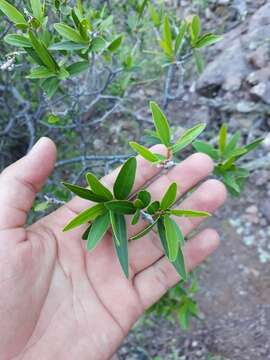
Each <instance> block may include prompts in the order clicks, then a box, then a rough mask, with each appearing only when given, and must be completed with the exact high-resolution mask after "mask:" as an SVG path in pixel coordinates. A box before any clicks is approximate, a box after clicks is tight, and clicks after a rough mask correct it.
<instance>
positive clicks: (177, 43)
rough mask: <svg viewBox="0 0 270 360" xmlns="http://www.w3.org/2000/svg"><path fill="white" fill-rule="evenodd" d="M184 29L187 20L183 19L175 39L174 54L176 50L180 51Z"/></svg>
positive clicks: (185, 28)
mask: <svg viewBox="0 0 270 360" xmlns="http://www.w3.org/2000/svg"><path fill="white" fill-rule="evenodd" d="M186 31H187V22H186V21H185V20H184V21H182V23H181V25H180V28H179V32H178V34H177V37H176V39H175V47H174V52H175V54H177V53H178V51H181V49H182V45H183V41H184V38H185V34H186Z"/></svg>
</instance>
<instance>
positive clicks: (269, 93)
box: [250, 81, 270, 105]
mask: <svg viewBox="0 0 270 360" xmlns="http://www.w3.org/2000/svg"><path fill="white" fill-rule="evenodd" d="M250 94H251V95H252V97H253V98H254V99H256V100H262V101H263V102H265V103H266V104H268V105H269V104H270V82H269V81H267V82H260V83H259V84H257V85H255V86H253V87H252V88H251V90H250Z"/></svg>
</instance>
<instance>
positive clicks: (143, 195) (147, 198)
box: [137, 190, 151, 208]
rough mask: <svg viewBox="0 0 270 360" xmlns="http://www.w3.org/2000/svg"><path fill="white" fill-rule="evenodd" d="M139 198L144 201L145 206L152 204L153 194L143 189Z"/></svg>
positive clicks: (139, 193) (138, 195)
mask: <svg viewBox="0 0 270 360" xmlns="http://www.w3.org/2000/svg"><path fill="white" fill-rule="evenodd" d="M137 198H138V199H139V200H141V202H142V203H143V207H144V208H145V207H146V206H148V205H149V204H150V201H151V194H150V192H149V191H147V190H141V191H139V192H138V194H137Z"/></svg>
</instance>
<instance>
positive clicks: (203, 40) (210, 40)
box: [195, 34, 223, 49]
mask: <svg viewBox="0 0 270 360" xmlns="http://www.w3.org/2000/svg"><path fill="white" fill-rule="evenodd" d="M222 39H223V37H222V36H219V35H214V34H205V35H203V36H202V37H200V38H199V39H198V40H197V42H196V44H195V47H196V48H197V49H199V48H203V47H206V46H209V45H213V44H215V43H217V42H218V41H220V40H222Z"/></svg>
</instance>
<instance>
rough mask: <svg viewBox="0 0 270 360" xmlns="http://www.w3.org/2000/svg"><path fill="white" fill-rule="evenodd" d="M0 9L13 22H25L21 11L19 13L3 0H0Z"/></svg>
mask: <svg viewBox="0 0 270 360" xmlns="http://www.w3.org/2000/svg"><path fill="white" fill-rule="evenodd" d="M0 10H1V11H3V13H4V14H5V15H6V16H7V17H8V18H9V20H10V21H12V22H13V23H14V24H25V25H27V21H26V20H25V18H24V16H23V14H22V13H20V12H19V11H18V10H17V9H16V8H15V7H14V6H13V5H11V4H10V3H9V2H7V1H5V0H0Z"/></svg>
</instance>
